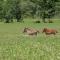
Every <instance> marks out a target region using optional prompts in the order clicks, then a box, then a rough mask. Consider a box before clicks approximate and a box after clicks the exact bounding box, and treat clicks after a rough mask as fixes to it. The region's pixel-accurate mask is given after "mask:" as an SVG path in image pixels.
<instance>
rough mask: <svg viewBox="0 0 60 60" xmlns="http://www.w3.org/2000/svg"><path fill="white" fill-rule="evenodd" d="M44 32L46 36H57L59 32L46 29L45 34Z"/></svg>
mask: <svg viewBox="0 0 60 60" xmlns="http://www.w3.org/2000/svg"><path fill="white" fill-rule="evenodd" d="M44 32H45V34H46V35H50V34H53V35H55V34H56V33H57V30H55V29H48V28H44V29H43V33H44Z"/></svg>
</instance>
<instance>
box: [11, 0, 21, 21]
mask: <svg viewBox="0 0 60 60" xmlns="http://www.w3.org/2000/svg"><path fill="white" fill-rule="evenodd" d="M11 10H12V15H13V17H14V18H16V19H17V22H19V21H20V20H21V18H22V13H21V6H20V0H11Z"/></svg>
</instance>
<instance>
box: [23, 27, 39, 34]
mask: <svg viewBox="0 0 60 60" xmlns="http://www.w3.org/2000/svg"><path fill="white" fill-rule="evenodd" d="M23 32H24V33H27V34H28V35H37V33H38V32H39V31H38V30H35V29H31V28H24V31H23Z"/></svg>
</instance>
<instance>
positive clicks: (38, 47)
mask: <svg viewBox="0 0 60 60" xmlns="http://www.w3.org/2000/svg"><path fill="white" fill-rule="evenodd" d="M24 21H25V22H24V23H23V22H22V23H17V22H14V23H9V24H8V23H7V24H6V23H3V22H0V60H60V34H57V35H55V36H53V35H51V36H46V35H45V34H42V33H39V34H38V35H37V36H26V35H24V34H23V33H22V32H23V29H24V27H32V28H35V29H43V28H44V27H48V28H54V29H56V30H58V32H59V33H60V21H59V20H54V23H50V24H49V23H39V24H37V23H33V20H32V19H25V20H24Z"/></svg>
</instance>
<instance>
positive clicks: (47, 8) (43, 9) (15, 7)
mask: <svg viewBox="0 0 60 60" xmlns="http://www.w3.org/2000/svg"><path fill="white" fill-rule="evenodd" d="M59 3H60V2H59V0H0V20H1V21H5V22H6V23H9V22H13V19H15V20H16V21H17V22H20V21H22V20H23V18H25V17H32V18H36V17H39V18H41V19H42V21H43V22H45V19H48V21H49V22H50V21H51V20H50V19H51V18H53V17H54V16H55V15H57V14H58V13H60V4H59Z"/></svg>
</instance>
